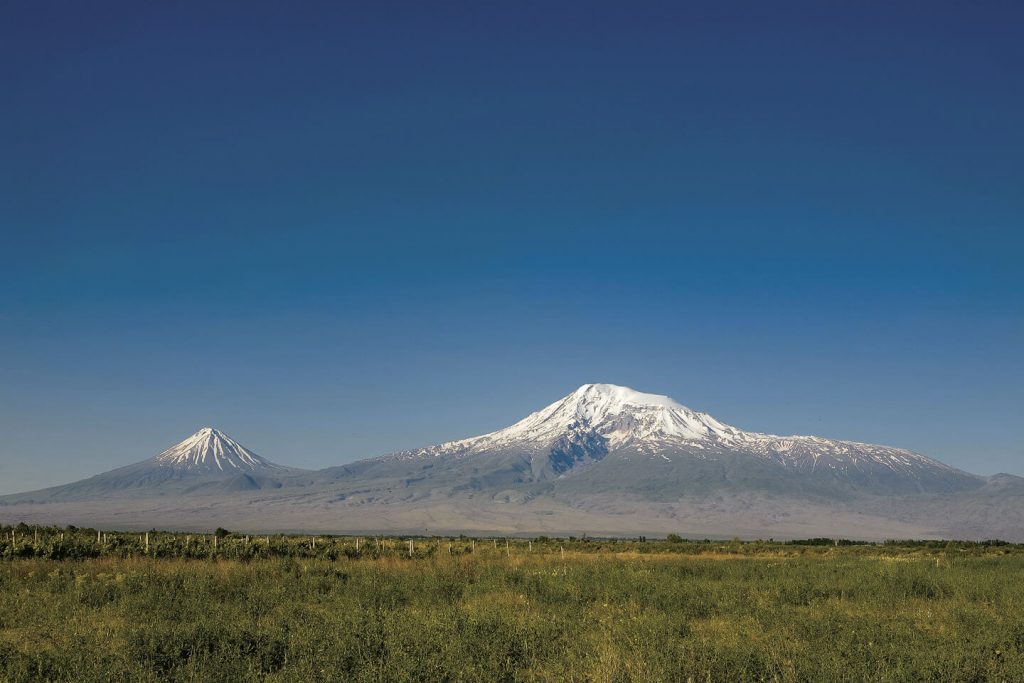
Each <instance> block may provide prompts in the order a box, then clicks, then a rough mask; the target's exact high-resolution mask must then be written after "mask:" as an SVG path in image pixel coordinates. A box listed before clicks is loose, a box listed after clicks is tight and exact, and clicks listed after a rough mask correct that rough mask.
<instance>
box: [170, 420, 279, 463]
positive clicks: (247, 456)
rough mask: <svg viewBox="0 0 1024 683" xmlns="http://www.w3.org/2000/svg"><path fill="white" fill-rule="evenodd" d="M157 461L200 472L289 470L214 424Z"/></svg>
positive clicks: (172, 447)
mask: <svg viewBox="0 0 1024 683" xmlns="http://www.w3.org/2000/svg"><path fill="white" fill-rule="evenodd" d="M153 460H154V461H155V463H156V464H157V465H159V466H160V467H170V468H173V469H177V470H191V471H197V472H214V471H217V472H226V473H237V472H246V473H248V472H263V471H281V470H284V469H286V468H285V467H282V466H281V465H277V464H275V463H272V462H270V461H269V460H267V459H265V458H263V457H261V456H259V455H256V454H255V453H253V452H252V451H250V450H249V449H248V448H246V447H245V446H242V445H241V444H239V443H238V442H237V441H235V440H234V439H232V438H231V437H230V436H228V435H226V434H225V433H224V432H222V431H220V430H219V429H214V428H213V427H203V428H202V429H200V430H199V431H198V432H196V433H195V434H193V435H192V436H190V437H188V438H187V439H185V440H184V441H182V442H181V443H178V444H175V445H174V446H171V447H170V448H168V449H167V450H166V451H164V452H163V453H161V454H159V455H157V456H156V457H154V458H153Z"/></svg>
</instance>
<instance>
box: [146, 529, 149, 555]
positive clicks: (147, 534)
mask: <svg viewBox="0 0 1024 683" xmlns="http://www.w3.org/2000/svg"><path fill="white" fill-rule="evenodd" d="M146 553H147V554H149V532H148V531H147V532H146Z"/></svg>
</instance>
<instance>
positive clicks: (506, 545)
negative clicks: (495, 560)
mask: <svg viewBox="0 0 1024 683" xmlns="http://www.w3.org/2000/svg"><path fill="white" fill-rule="evenodd" d="M505 557H512V553H510V552H509V550H508V539H507V538H506V539H505Z"/></svg>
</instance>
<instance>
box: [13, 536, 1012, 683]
mask: <svg viewBox="0 0 1024 683" xmlns="http://www.w3.org/2000/svg"><path fill="white" fill-rule="evenodd" d="M0 531H3V530H0ZM10 533H11V529H10V528H7V530H6V534H7V539H6V540H4V541H2V543H0V555H2V556H3V557H4V558H5V559H4V561H2V562H0V680H2V681H23V680H26V681H27V680H54V681H111V680H123V681H147V680H148V681H157V680H182V681H225V680H245V681H250V680H268V681H317V680H374V681H381V680H389V681H390V680H427V681H434V680H437V681H442V680H484V681H496V680H509V681H513V680H579V681H584V680H596V681H620V680H621V681H658V680H664V681H686V680H693V681H708V680H711V681H737V680H768V681H776V680H778V681H798V680H830V681H831V680H850V681H863V680H891V681H910V680H941V681H946V680H964V681H975V680H1006V681H1019V680H1024V580H1022V579H1024V549H1022V548H1020V547H1017V546H1008V545H978V544H948V545H943V544H935V543H932V544H888V545H880V546H876V545H849V546H835V545H833V544H831V543H828V544H823V543H822V542H816V543H812V544H779V543H768V542H763V543H740V542H738V541H733V542H727V543H713V542H706V543H700V542H685V541H682V542H675V543H668V542H664V541H659V542H640V541H618V542H614V541H594V540H580V539H577V540H572V541H569V540H545V539H541V540H530V541H528V540H525V539H521V540H514V541H511V542H510V543H509V545H508V547H507V548H506V546H505V541H504V540H498V541H493V540H486V541H484V540H476V541H472V540H469V539H417V540H415V541H414V548H413V552H412V555H411V556H410V553H409V547H408V542H407V541H406V540H402V539H389V540H387V541H385V542H383V543H382V542H380V541H379V540H377V539H366V538H364V539H361V542H360V548H359V550H358V551H357V550H356V549H355V542H356V541H355V539H353V538H345V539H341V538H333V539H332V538H323V537H321V538H318V539H316V542H315V544H314V540H313V539H312V538H311V537H272V538H270V539H267V538H266V537H252V538H246V537H241V536H224V537H221V538H219V539H218V540H217V545H216V548H214V547H213V536H211V535H207V536H205V537H204V536H184V535H171V534H152V535H151V537H150V538H149V539H148V544H149V545H148V549H147V548H146V543H147V539H146V537H145V535H141V536H140V535H139V534H119V535H113V534H111V535H108V536H107V537H105V538H104V537H103V536H102V534H101V535H100V538H99V540H98V541H97V539H96V538H95V532H91V531H89V532H83V531H75V530H69V531H59V530H46V531H45V532H44V533H43V534H42V535H41V536H39V535H38V534H37V532H35V531H34V530H27V529H21V530H20V533H17V532H16V533H15V537H14V540H13V542H12V540H11V538H10ZM62 533H63V534H65V537H64V539H63V540H61V539H60V536H59V534H62ZM62 558H63V559H62ZM67 558H77V559H67Z"/></svg>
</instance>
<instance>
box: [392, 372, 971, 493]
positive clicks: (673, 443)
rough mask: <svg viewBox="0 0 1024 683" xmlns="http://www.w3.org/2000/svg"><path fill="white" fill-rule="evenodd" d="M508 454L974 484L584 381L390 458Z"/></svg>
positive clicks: (886, 452)
mask: <svg viewBox="0 0 1024 683" xmlns="http://www.w3.org/2000/svg"><path fill="white" fill-rule="evenodd" d="M510 451H516V452H520V453H523V454H529V455H530V456H531V457H532V458H533V460H534V463H535V464H536V459H537V457H538V456H541V457H545V456H546V457H547V458H548V461H549V463H548V464H549V465H550V469H551V470H553V471H554V472H555V473H556V474H558V475H559V476H569V475H570V474H572V471H573V469H574V468H575V467H576V466H577V465H580V464H586V463H588V462H593V461H597V460H601V459H603V458H604V457H606V456H607V455H608V454H611V453H618V454H620V455H621V456H622V457H629V458H632V459H636V458H637V457H639V456H650V457H653V458H660V459H663V460H666V461H670V462H671V461H673V460H680V459H690V460H692V459H694V458H697V459H703V460H715V459H718V458H721V457H724V456H725V455H726V454H736V453H742V454H745V455H749V456H753V457H756V458H758V459H760V460H763V461H765V462H768V463H773V464H776V465H779V466H781V467H784V468H787V469H790V470H795V471H798V472H800V471H815V470H818V469H823V470H829V471H830V472H831V473H834V474H840V473H843V472H851V473H858V474H862V475H863V474H870V473H874V474H876V475H877V474H880V473H891V474H893V475H897V476H902V477H907V478H909V479H911V480H914V481H921V480H924V479H934V478H936V476H938V477H939V478H952V479H954V480H958V479H963V478H965V477H966V478H967V479H968V480H972V479H975V478H974V477H973V476H972V475H968V474H966V473H964V472H960V471H959V470H956V469H954V468H952V467H949V466H948V465H945V464H943V463H941V462H939V461H937V460H933V459H931V458H928V457H926V456H924V455H921V454H919V453H914V452H912V451H908V450H906V449H902V448H894V447H890V446H876V445H873V444H866V443H858V442H853V441H839V440H833V439H825V438H821V437H817V436H777V435H774V434H762V433H759V432H749V431H745V430H742V429H738V428H736V427H732V426H730V425H727V424H724V423H722V422H720V421H718V420H716V419H715V418H714V417H712V416H710V415H708V414H707V413H701V412H698V411H695V410H691V409H690V408H687V407H686V406H684V405H682V404H680V403H677V402H676V401H674V400H673V399H671V398H669V397H668V396H660V395H657V394H646V393H642V392H639V391H635V390H633V389H629V388H627V387H621V386H615V385H612V384H585V385H583V386H581V387H580V388H579V389H577V390H576V391H574V392H572V393H571V394H569V395H568V396H565V397H564V398H562V399H560V400H558V401H555V402H554V403H552V404H551V405H549V406H547V407H546V408H544V409H542V410H539V411H537V412H535V413H533V414H531V415H528V416H527V417H525V418H524V419H522V420H520V421H519V422H517V423H515V424H513V425H512V426H510V427H506V428H505V429H500V430H498V431H496V432H492V433H490V434H484V435H482V436H477V437H472V438H469V439H462V440H459V441H450V442H447V443H443V444H440V445H437V446H432V447H429V448H423V449H418V450H412V451H404V452H401V453H396V454H394V455H392V456H385V457H390V458H394V459H398V460H403V459H423V458H439V457H445V456H450V457H455V458H465V457H468V456H472V455H479V454H484V453H489V452H492V453H493V452H510ZM534 469H535V470H536V467H535V468H534Z"/></svg>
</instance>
